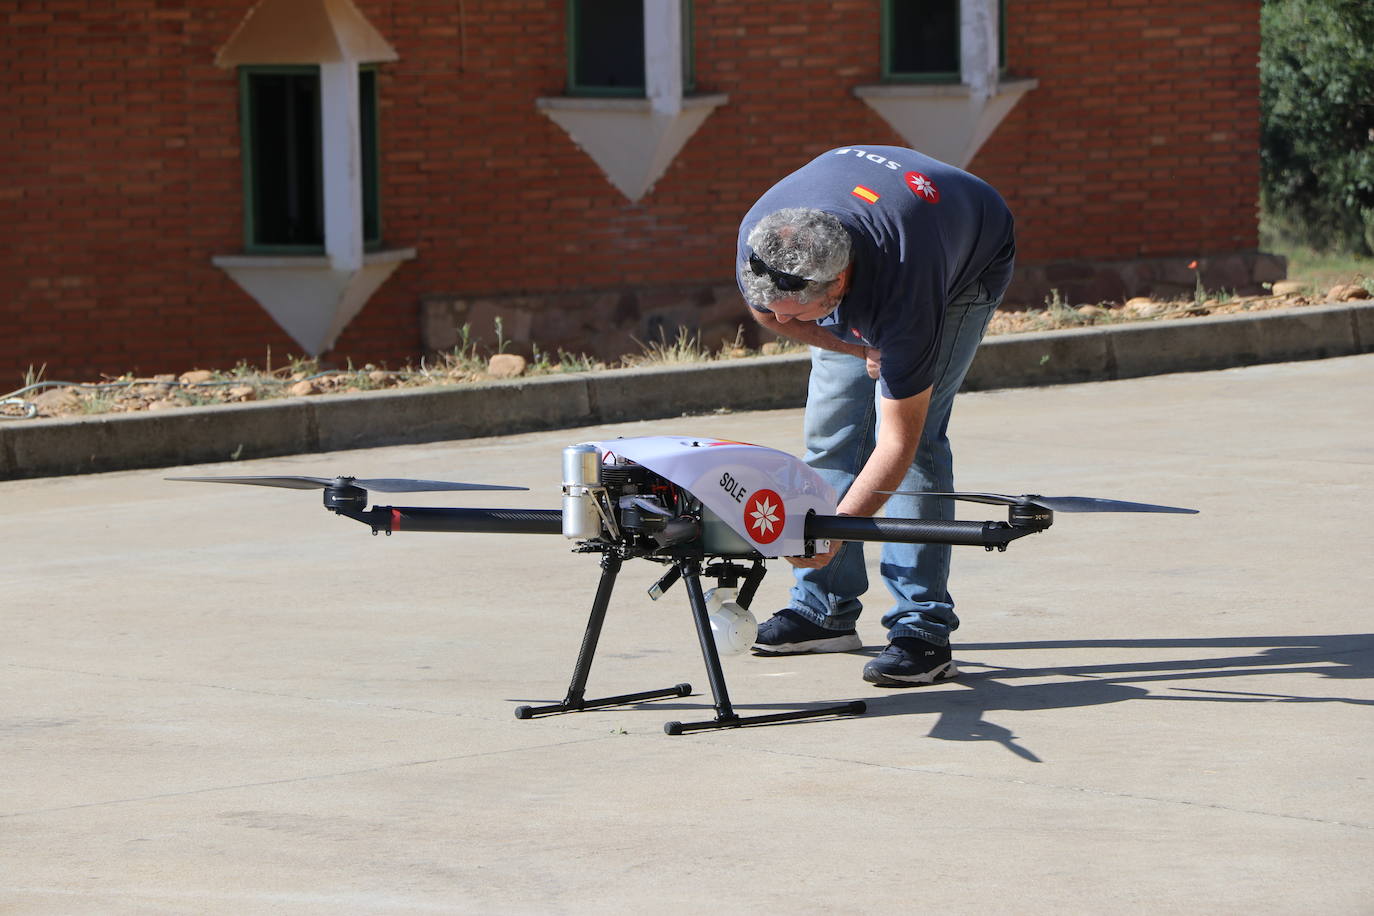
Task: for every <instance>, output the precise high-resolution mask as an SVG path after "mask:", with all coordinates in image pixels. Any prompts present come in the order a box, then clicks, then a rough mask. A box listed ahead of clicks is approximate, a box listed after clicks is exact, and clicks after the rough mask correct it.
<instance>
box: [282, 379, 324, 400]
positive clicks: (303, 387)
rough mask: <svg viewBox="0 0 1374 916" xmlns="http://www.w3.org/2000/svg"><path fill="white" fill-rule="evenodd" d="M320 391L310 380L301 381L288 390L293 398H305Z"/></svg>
mask: <svg viewBox="0 0 1374 916" xmlns="http://www.w3.org/2000/svg"><path fill="white" fill-rule="evenodd" d="M318 390H319V389H317V388H316V387H315V383H314V382H313V381H311V380H309V379H301V380H300V381H299V382H297V383H296V384H294V385H292V386H291V387H290V388H289V389H288V393H289V394H290V395H291V396H292V397H293V398H303V397H305V396H306V395H311V394H314V393H315V392H316V391H318Z"/></svg>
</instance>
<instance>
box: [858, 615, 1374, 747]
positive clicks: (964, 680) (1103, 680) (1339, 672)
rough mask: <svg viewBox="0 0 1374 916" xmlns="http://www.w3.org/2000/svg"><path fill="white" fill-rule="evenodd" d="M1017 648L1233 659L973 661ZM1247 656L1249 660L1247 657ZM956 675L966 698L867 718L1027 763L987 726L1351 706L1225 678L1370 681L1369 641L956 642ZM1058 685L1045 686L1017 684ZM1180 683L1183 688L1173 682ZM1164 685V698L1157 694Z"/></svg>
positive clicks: (887, 704) (874, 710)
mask: <svg viewBox="0 0 1374 916" xmlns="http://www.w3.org/2000/svg"><path fill="white" fill-rule="evenodd" d="M1023 649H1037V650H1047V649H1048V650H1055V649H1112V650H1115V652H1116V653H1119V652H1121V651H1122V650H1125V651H1128V652H1135V651H1141V652H1144V651H1148V650H1150V649H1197V650H1204V651H1207V652H1212V651H1215V650H1235V651H1234V654H1230V655H1223V656H1220V657H1211V656H1210V655H1204V656H1203V657H1200V658H1191V659H1160V660H1154V661H1139V662H1134V661H1111V662H1100V663H1094V664H1086V665H1062V666H1059V665H1056V666H1040V667H1035V668H1018V667H1014V666H1011V665H1005V664H991V663H988V662H981V661H978V660H977V653H980V652H1013V651H1016V650H1023ZM1245 650H1250V651H1245ZM955 660H956V663H957V664H959V665H960V668H961V673H960V676H959V679H958V680H957V681H955V682H954V684H956V685H958V686H959V687H962V688H965V689H945V690H937V691H922V690H900V691H893V692H892V693H890V694H885V695H881V696H878V697H867V698H866V699H867V700H868V715H869V716H900V715H916V714H922V713H934V714H938V715H939V719H938V720H937V721H936V723H935V725H934V727H933V728H932V729H931V730H930V737H932V738H941V739H944V740H946V741H994V742H996V743H998V744H1001V745H1002V746H1003V747H1005V748H1006V749H1007V750H1009V751H1011V752H1012V753H1014V754H1016V755H1018V756H1020V757H1022V758H1024V759H1026V760H1030V761H1033V762H1037V763H1038V762H1040V758H1039V757H1038V756H1037V755H1036V754H1035V753H1034V752H1033V751H1032V750H1030V749H1029V748H1026V747H1024V746H1023V745H1021V744H1018V743H1017V736H1016V735H1014V734H1013V733H1012V732H1011V731H1010V730H1009V729H1007V728H1005V727H1003V726H1001V725H997V724H996V723H994V722H990V721H988V719H987V714H988V713H990V712H996V711H998V710H1014V711H1019V710H1041V709H1067V708H1071V707H1075V706H1094V705H1098V704H1103V703H1120V702H1124V701H1126V700H1172V701H1191V702H1213V703H1273V702H1282V703H1352V704H1356V705H1362V706H1374V700H1367V699H1357V698H1353V697H1345V696H1320V697H1313V696H1296V695H1290V694H1285V693H1257V692H1253V691H1240V690H1227V689H1225V688H1224V687H1223V686H1221V685H1223V684H1224V683H1225V679H1226V678H1231V677H1251V676H1254V675H1256V674H1269V675H1280V674H1316V675H1319V676H1321V677H1325V678H1332V679H1336V680H1340V679H1348V678H1359V679H1363V678H1368V677H1371V676H1374V633H1358V634H1343V635H1328V636H1257V637H1224V638H1213V639H1187V638H1183V639H1124V640H1114V639H1082V640H1058V641H1037V642H1020V643H960V644H959V645H958V646H957V649H956V652H955ZM1051 677H1057V678H1062V680H1056V681H1053V682H1050V683H1039V682H1037V683H1017V682H1018V681H1029V680H1032V679H1034V680H1036V681H1040V680H1042V679H1044V678H1051ZM1180 682H1184V683H1182V684H1181V683H1180ZM1164 685H1167V687H1165V690H1166V691H1167V692H1160V691H1159V690H1158V689H1156V690H1151V687H1155V688H1159V687H1161V686H1164Z"/></svg>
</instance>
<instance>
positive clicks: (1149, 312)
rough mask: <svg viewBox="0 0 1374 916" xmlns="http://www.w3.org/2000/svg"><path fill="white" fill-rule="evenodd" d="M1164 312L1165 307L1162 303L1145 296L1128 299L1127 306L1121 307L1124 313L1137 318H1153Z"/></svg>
mask: <svg viewBox="0 0 1374 916" xmlns="http://www.w3.org/2000/svg"><path fill="white" fill-rule="evenodd" d="M1164 310H1165V306H1164V304H1163V303H1162V302H1156V301H1154V300H1153V299H1147V298H1145V297H1144V296H1136V297H1135V298H1134V299H1127V300H1126V304H1125V305H1123V306H1122V307H1121V311H1122V312H1124V313H1125V314H1127V315H1131V316H1133V317H1136V318H1153V317H1155V316H1156V315H1159V314H1161V313H1162V312H1163V311H1164Z"/></svg>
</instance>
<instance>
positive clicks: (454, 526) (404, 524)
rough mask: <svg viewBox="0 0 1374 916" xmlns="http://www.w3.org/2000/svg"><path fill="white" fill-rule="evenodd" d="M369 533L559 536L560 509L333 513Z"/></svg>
mask: <svg viewBox="0 0 1374 916" xmlns="http://www.w3.org/2000/svg"><path fill="white" fill-rule="evenodd" d="M334 511H335V512H337V513H338V514H339V515H343V516H346V517H348V518H351V519H353V520H354V521H359V522H362V523H363V524H364V525H367V526H368V527H370V528H371V529H372V530H373V532H377V531H385V532H387V533H388V534H390V533H391V532H393V531H453V532H476V533H479V534H562V533H563V512H562V510H560V509H446V508H427V507H418V506H374V507H372V508H371V509H366V510H363V509H348V508H340V509H335V510H334Z"/></svg>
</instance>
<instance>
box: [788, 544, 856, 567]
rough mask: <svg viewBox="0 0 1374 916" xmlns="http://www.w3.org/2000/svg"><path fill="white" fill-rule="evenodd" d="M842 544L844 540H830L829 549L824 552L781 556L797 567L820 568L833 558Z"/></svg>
mask: <svg viewBox="0 0 1374 916" xmlns="http://www.w3.org/2000/svg"><path fill="white" fill-rule="evenodd" d="M843 546H844V541H831V542H830V549H828V550H827V551H826V552H825V553H818V554H816V555H815V556H814V557H783V559H784V560H786V561H787V562H789V563H791V564H792V565H793V566H795V567H797V569H820V568H821V567H822V566H824V565H826V564H827V563H829V562H830V561H831V560H833V559H835V554H837V553H839V552H840V548H841V547H843Z"/></svg>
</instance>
